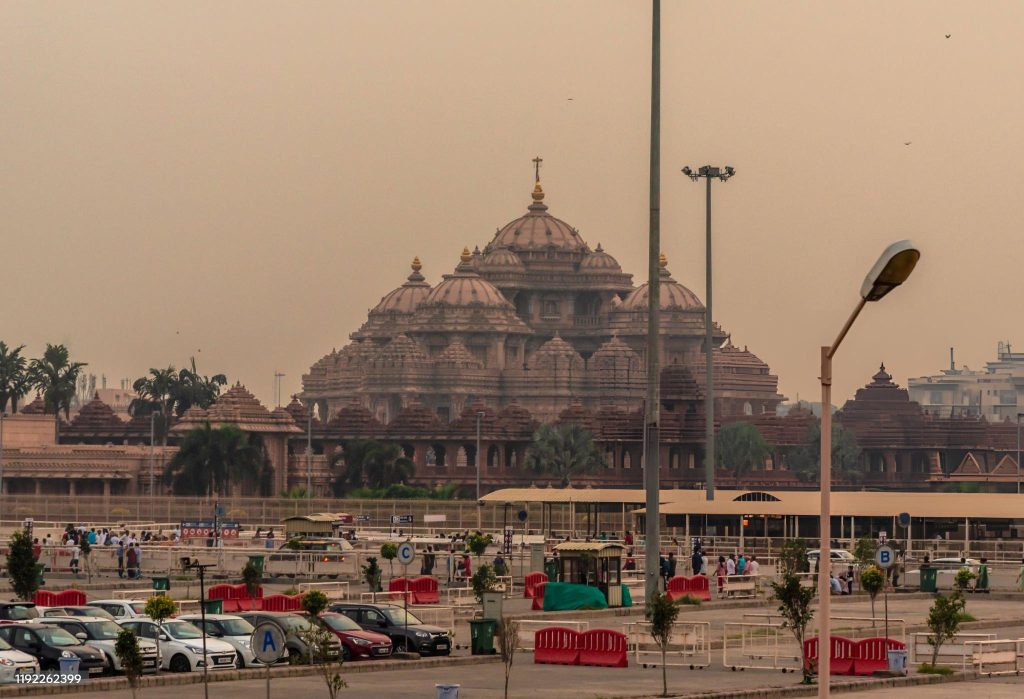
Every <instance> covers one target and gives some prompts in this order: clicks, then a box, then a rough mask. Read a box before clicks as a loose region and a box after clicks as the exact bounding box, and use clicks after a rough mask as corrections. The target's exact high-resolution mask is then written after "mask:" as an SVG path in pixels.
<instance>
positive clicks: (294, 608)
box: [260, 595, 302, 612]
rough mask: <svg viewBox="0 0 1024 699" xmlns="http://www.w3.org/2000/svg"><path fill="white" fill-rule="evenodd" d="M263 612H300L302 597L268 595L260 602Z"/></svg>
mask: <svg viewBox="0 0 1024 699" xmlns="http://www.w3.org/2000/svg"><path fill="white" fill-rule="evenodd" d="M260 602H261V606H260V609H262V610H263V611H264V612H298V611H301V610H302V595H268V596H266V597H264V598H263V599H261V600H260Z"/></svg>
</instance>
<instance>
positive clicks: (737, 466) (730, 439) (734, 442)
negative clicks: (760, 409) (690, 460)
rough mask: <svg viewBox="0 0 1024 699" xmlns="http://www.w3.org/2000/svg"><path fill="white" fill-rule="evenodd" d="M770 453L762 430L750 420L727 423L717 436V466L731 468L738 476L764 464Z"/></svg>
mask: <svg viewBox="0 0 1024 699" xmlns="http://www.w3.org/2000/svg"><path fill="white" fill-rule="evenodd" d="M769 453H770V450H769V448H768V444H767V442H765V441H764V437H762V436H761V431H760V430H759V429H757V427H756V426H755V425H752V424H750V423H749V422H733V423H731V424H728V425H725V426H723V427H722V429H720V430H719V431H718V435H717V436H716V437H715V462H716V463H715V466H716V468H720V469H723V470H725V469H731V470H732V472H733V475H734V476H735V477H736V478H739V477H740V476H741V475H742V474H744V473H746V472H748V471H752V470H754V468H755V467H758V466H763V465H764V460H765V459H766V458H768V454H769Z"/></svg>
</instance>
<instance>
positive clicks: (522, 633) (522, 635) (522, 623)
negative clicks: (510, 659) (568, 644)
mask: <svg viewBox="0 0 1024 699" xmlns="http://www.w3.org/2000/svg"><path fill="white" fill-rule="evenodd" d="M517 623H518V624H519V645H518V646H516V648H517V649H518V650H525V651H530V652H532V651H533V639H534V634H535V633H537V632H538V631H540V630H541V629H546V628H549V627H551V626H563V627H565V628H567V629H572V630H574V631H579V632H580V633H583V632H584V631H589V630H590V622H589V621H567V620H562V619H558V620H555V619H548V620H541V619H519V620H518V622H517Z"/></svg>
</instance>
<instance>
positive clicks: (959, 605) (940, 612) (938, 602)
mask: <svg viewBox="0 0 1024 699" xmlns="http://www.w3.org/2000/svg"><path fill="white" fill-rule="evenodd" d="M965 606H966V604H965V603H964V598H963V596H962V595H961V594H960V592H959V591H957V592H954V593H953V594H952V595H950V596H949V597H946V596H944V595H939V596H937V597H936V598H935V601H934V602H932V606H931V609H929V610H928V619H927V625H928V630H929V631H931V635H930V636H929V637H928V645H930V646H931V647H932V663H931V665H932V667H933V668H934V667H935V664H936V663H937V662H938V661H939V649H940V648H941V647H942V644H943V643H945V642H946V641H951V640H953V638H955V637H956V635H957V633H958V632H959V631H960V621H961V615H962V614H963V611H964V607H965Z"/></svg>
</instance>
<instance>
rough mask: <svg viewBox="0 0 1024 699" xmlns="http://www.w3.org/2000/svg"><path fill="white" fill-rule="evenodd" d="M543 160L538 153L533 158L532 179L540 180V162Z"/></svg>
mask: <svg viewBox="0 0 1024 699" xmlns="http://www.w3.org/2000/svg"><path fill="white" fill-rule="evenodd" d="M543 162H544V158H542V157H540V156H539V155H538V156H537V157H536V158H534V159H533V178H534V179H533V181H534V182H540V164H541V163H543Z"/></svg>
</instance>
